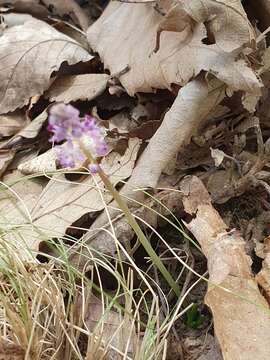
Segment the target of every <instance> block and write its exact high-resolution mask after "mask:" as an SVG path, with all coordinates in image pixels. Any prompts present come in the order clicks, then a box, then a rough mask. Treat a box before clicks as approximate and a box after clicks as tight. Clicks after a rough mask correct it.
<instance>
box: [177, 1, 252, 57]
mask: <svg viewBox="0 0 270 360" xmlns="http://www.w3.org/2000/svg"><path fill="white" fill-rule="evenodd" d="M181 4H182V6H183V9H185V10H186V12H187V13H188V14H189V15H190V16H191V17H192V18H193V19H194V20H195V21H196V22H198V23H207V26H208V27H209V30H210V32H211V33H212V34H213V36H214V39H215V42H216V44H217V45H218V46H219V47H220V48H222V49H223V50H224V51H228V52H231V51H233V50H236V49H238V48H240V47H241V46H243V45H245V44H248V43H250V42H251V40H254V39H255V33H254V30H253V28H252V27H251V25H250V23H249V20H248V18H247V15H246V13H245V10H244V8H243V6H242V4H241V0H226V1H213V0H192V1H191V0H181Z"/></svg>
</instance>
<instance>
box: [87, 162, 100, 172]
mask: <svg viewBox="0 0 270 360" xmlns="http://www.w3.org/2000/svg"><path fill="white" fill-rule="evenodd" d="M88 169H89V171H90V173H91V174H97V173H98V172H99V171H100V170H101V169H100V166H99V165H98V164H90V165H89V166H88Z"/></svg>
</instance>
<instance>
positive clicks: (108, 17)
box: [87, 2, 260, 95]
mask: <svg viewBox="0 0 270 360" xmlns="http://www.w3.org/2000/svg"><path fill="white" fill-rule="evenodd" d="M176 20H177V19H176ZM227 20H228V23H227V25H226V26H227V27H229V26H230V25H231V21H232V20H230V18H229V17H227ZM229 20H230V22H229ZM162 21H163V17H162V16H161V15H160V14H159V13H158V12H157V11H156V10H155V9H154V8H153V6H152V5H150V4H125V3H117V2H111V3H110V4H109V6H108V7H107V8H106V10H105V11H104V12H103V14H102V16H101V17H100V18H99V19H98V20H97V22H96V23H95V24H94V25H92V26H91V27H90V28H89V30H88V34H87V35H88V40H89V43H90V45H91V46H92V47H93V49H94V50H95V51H97V52H98V53H99V54H100V56H101V58H102V60H103V62H104V64H105V67H107V68H109V70H110V71H111V73H117V72H119V71H121V70H123V69H124V68H125V67H126V66H127V65H129V66H130V71H129V72H127V73H126V74H124V75H122V76H121V82H122V84H123V85H124V87H125V88H126V89H127V91H128V93H129V94H131V95H133V94H134V93H136V92H139V91H144V92H150V91H152V89H153V88H170V87H171V84H172V83H177V84H180V85H185V84H186V83H187V82H188V81H189V80H190V79H191V78H193V77H194V76H196V75H197V74H198V73H199V72H200V71H202V70H205V71H209V72H211V73H213V74H214V75H215V76H216V77H217V78H219V79H220V80H222V81H224V82H225V83H226V84H228V85H229V86H230V87H231V88H233V89H235V90H239V89H242V90H245V91H254V89H257V88H258V87H259V86H260V83H259V81H258V80H257V78H256V76H255V74H254V73H253V71H252V70H251V69H250V68H249V67H248V66H247V64H246V63H245V61H244V60H243V59H241V60H237V61H236V60H235V58H236V56H237V55H238V53H237V52H236V51H235V52H234V53H227V52H225V51H223V50H222V49H221V48H220V47H219V46H218V45H217V44H213V45H206V44H204V43H203V42H202V40H203V39H204V38H205V37H206V36H207V32H206V28H205V26H204V25H203V24H202V23H197V24H196V23H195V24H194V27H193V29H192V31H191V28H190V27H188V28H187V29H184V30H183V31H182V32H179V33H176V32H167V31H164V32H162V34H161V41H160V48H159V51H158V52H157V53H153V50H154V48H155V45H156V36H157V31H158V29H159V26H160V24H161V22H162ZM179 21H181V18H180V19H179ZM246 28H248V25H247V26H245V29H246ZM245 31H246V30H245ZM137 44H140V46H137ZM115 54H117V56H115Z"/></svg>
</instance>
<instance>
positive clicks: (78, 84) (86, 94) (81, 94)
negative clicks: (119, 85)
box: [46, 74, 109, 104]
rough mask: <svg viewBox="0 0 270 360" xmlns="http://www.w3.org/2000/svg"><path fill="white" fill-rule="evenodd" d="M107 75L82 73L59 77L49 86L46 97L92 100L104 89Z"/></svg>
mask: <svg viewBox="0 0 270 360" xmlns="http://www.w3.org/2000/svg"><path fill="white" fill-rule="evenodd" d="M108 79H109V75H106V74H83V75H71V76H65V77H60V78H59V79H57V80H56V81H55V82H54V83H53V85H52V86H51V87H50V89H49V90H48V92H47V93H46V97H47V98H49V99H50V100H51V101H57V102H64V103H65V104H67V103H69V102H70V101H76V100H92V99H94V98H95V97H97V96H98V95H100V94H102V92H103V91H104V90H105V89H106V86H107V81H108Z"/></svg>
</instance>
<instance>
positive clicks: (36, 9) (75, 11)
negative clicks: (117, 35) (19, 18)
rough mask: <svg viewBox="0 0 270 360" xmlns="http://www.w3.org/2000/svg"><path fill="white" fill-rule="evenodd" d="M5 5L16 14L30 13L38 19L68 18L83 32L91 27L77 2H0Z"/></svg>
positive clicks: (10, 0) (22, 0) (20, 0)
mask: <svg viewBox="0 0 270 360" xmlns="http://www.w3.org/2000/svg"><path fill="white" fill-rule="evenodd" d="M3 5H8V6H9V7H10V8H11V9H12V10H14V11H16V12H22V13H29V14H32V15H33V16H35V17H38V18H46V17H48V16H60V17H64V18H67V17H68V18H71V19H72V20H73V21H74V23H75V24H78V25H80V26H81V28H82V29H83V30H86V29H87V28H88V26H89V19H88V18H87V16H86V14H85V13H84V11H83V10H82V9H81V8H80V6H79V5H78V4H77V3H76V1H75V0H43V1H37V0H8V1H7V0H0V6H3Z"/></svg>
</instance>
